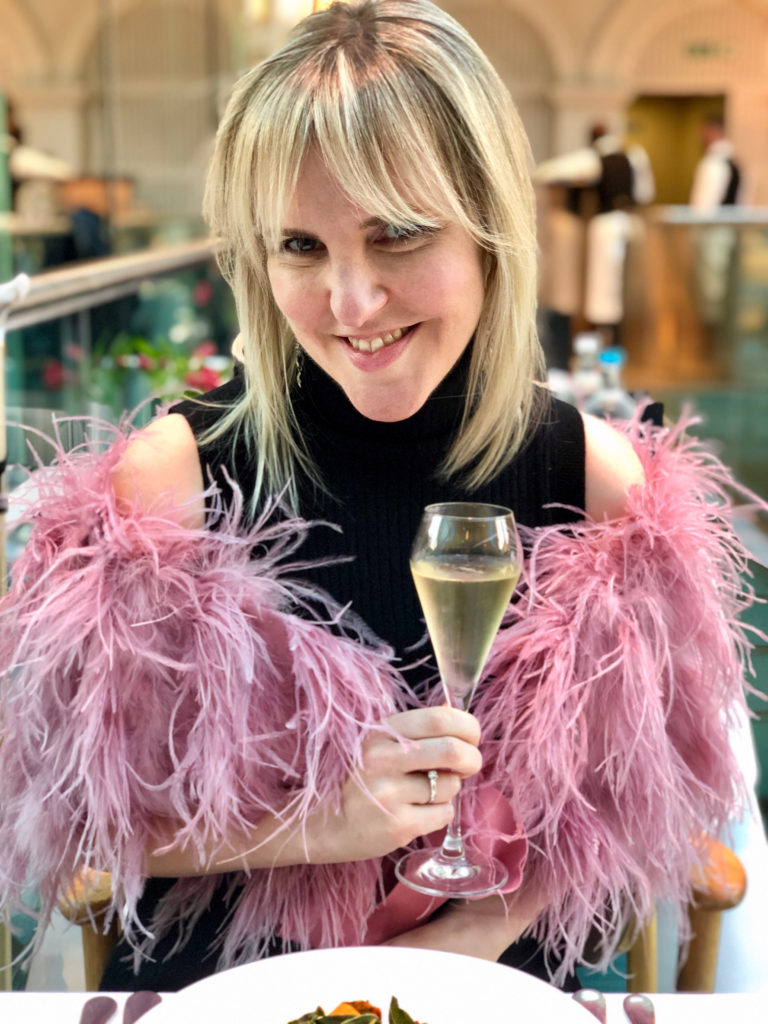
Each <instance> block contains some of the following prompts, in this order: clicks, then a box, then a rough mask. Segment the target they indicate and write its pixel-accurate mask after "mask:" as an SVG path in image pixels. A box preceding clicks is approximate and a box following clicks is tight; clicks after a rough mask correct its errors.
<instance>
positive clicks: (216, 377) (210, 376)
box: [184, 366, 221, 391]
mask: <svg viewBox="0 0 768 1024" xmlns="http://www.w3.org/2000/svg"><path fill="white" fill-rule="evenodd" d="M184 380H185V382H186V383H187V384H189V385H190V386H191V387H193V388H198V389H199V390H200V391H210V390H211V389H212V388H217V387H218V386H219V384H221V374H220V373H219V372H218V371H217V370H214V369H213V368H212V367H210V366H201V367H200V369H199V370H190V371H189V373H186V374H185V375H184Z"/></svg>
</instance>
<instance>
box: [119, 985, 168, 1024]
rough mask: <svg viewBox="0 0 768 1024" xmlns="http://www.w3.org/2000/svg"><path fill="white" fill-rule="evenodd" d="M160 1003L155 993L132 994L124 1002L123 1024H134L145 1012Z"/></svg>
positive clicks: (159, 998) (141, 992) (160, 1000)
mask: <svg viewBox="0 0 768 1024" xmlns="http://www.w3.org/2000/svg"><path fill="white" fill-rule="evenodd" d="M161 1002H162V999H161V997H160V996H159V995H158V994H157V992H144V991H140V992H134V993H133V994H132V995H130V996H128V998H127V999H126V1001H125V1006H124V1007H123V1024H134V1022H135V1021H137V1020H138V1019H139V1017H141V1016H143V1015H144V1014H145V1013H146V1012H147V1010H151V1009H152V1007H153V1006H157V1004H158V1003H161Z"/></svg>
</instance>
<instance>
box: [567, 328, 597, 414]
mask: <svg viewBox="0 0 768 1024" xmlns="http://www.w3.org/2000/svg"><path fill="white" fill-rule="evenodd" d="M573 351H574V355H575V360H574V363H575V365H574V368H573V373H572V375H571V382H572V386H573V398H574V401H575V403H576V405H577V406H578V407H579V408H580V409H582V408H584V405H585V403H586V402H587V401H588V399H589V398H590V396H591V395H592V394H594V392H595V391H597V390H598V388H600V387H601V386H602V383H603V375H602V373H601V372H600V366H599V364H598V357H599V354H600V336H599V335H598V334H593V333H591V332H587V331H583V332H582V333H580V334H577V335H576V337H575V338H574V339H573Z"/></svg>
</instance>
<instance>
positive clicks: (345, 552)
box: [172, 349, 584, 687]
mask: <svg viewBox="0 0 768 1024" xmlns="http://www.w3.org/2000/svg"><path fill="white" fill-rule="evenodd" d="M469 359H470V352H469V349H467V351H466V352H465V353H464V355H463V356H462V358H461V359H460V360H459V361H458V363H457V364H456V365H455V366H454V368H453V369H452V370H451V372H450V373H449V374H448V376H447V377H446V378H445V379H444V380H443V381H442V383H441V384H440V385H439V386H438V388H437V389H436V390H435V391H434V392H433V394H432V395H431V396H430V398H429V399H428V400H427V402H426V403H425V404H424V406H422V408H421V409H420V410H419V411H418V412H417V413H415V415H413V416H411V417H409V418H408V419H406V420H401V421H399V422H396V423H381V422H377V421H373V420H369V419H366V417H364V416H362V415H360V413H359V412H357V410H356V409H355V408H354V406H353V405H352V404H351V403H350V402H349V401H348V399H347V398H346V396H345V395H344V392H343V391H342V390H341V388H339V386H338V385H337V384H336V383H335V382H334V381H333V380H332V379H331V378H330V377H329V376H328V375H327V374H326V373H325V372H324V371H323V370H322V369H320V367H319V366H317V365H316V364H315V363H314V362H313V361H312V360H310V359H309V358H307V357H305V359H304V366H303V369H302V375H301V378H302V382H301V386H300V387H299V388H298V389H297V390H296V395H295V399H294V408H295V410H296V416H297V420H298V422H299V424H300V427H301V430H302V433H303V436H304V438H305V440H306V441H307V444H308V446H309V451H310V454H311V456H312V458H313V460H314V462H315V463H316V465H317V466H318V467H319V468H320V471H321V473H322V477H323V479H324V481H325V483H326V485H327V493H323V492H319V491H318V489H317V488H315V487H312V486H311V485H308V484H307V485H305V486H304V488H303V489H301V488H300V500H301V508H300V511H301V513H302V515H303V516H304V517H305V518H307V519H319V520H323V521H327V522H331V523H334V524H336V525H337V526H339V527H340V528H341V532H340V533H339V532H337V531H335V530H332V529H329V528H327V527H323V526H317V527H315V528H314V529H313V530H311V531H310V532H309V536H308V538H307V540H306V541H305V542H304V544H303V546H302V548H301V551H300V555H301V558H302V560H303V559H309V560H312V561H320V560H323V559H328V558H339V559H341V558H345V559H346V560H345V561H339V562H336V563H334V564H330V565H319V566H317V567H315V568H313V569H311V570H310V571H309V572H305V573H304V574H303V575H305V576H307V577H309V578H311V580H312V582H314V583H316V584H317V585H319V586H320V587H322V588H323V589H324V590H326V591H328V592H329V593H330V594H332V595H333V597H334V598H335V599H336V600H337V601H338V602H339V603H340V604H347V603H349V604H350V606H351V609H352V610H353V611H354V612H355V613H356V614H357V615H358V616H359V617H360V618H362V619H363V621H364V622H365V623H366V624H367V625H368V626H369V627H370V629H372V630H373V632H374V633H375V634H376V635H377V636H378V637H380V638H381V639H382V640H383V641H384V642H385V643H387V644H389V645H390V646H392V647H393V648H394V650H395V651H396V652H397V654H398V656H399V657H400V659H401V662H400V664H401V665H403V666H406V665H409V664H411V663H412V662H414V661H416V660H419V659H420V658H422V657H423V655H424V654H425V653H426V651H428V648H427V647H422V646H421V645H420V641H424V638H425V629H424V621H423V617H422V614H421V609H420V607H419V604H418V599H417V596H416V591H415V589H414V586H413V582H412V580H411V576H410V570H409V566H408V556H409V553H410V548H411V543H412V541H413V538H414V535H415V533H416V529H417V526H418V523H419V519H420V517H421V513H422V510H423V508H424V507H425V506H426V505H428V504H431V503H433V502H440V501H466V500H477V501H484V502H490V503H492V504H496V505H504V506H506V507H507V508H511V509H512V510H513V511H514V513H515V516H516V518H517V521H518V522H519V523H521V524H524V525H526V526H543V525H548V524H550V523H554V522H570V521H574V520H576V519H579V518H581V517H580V515H579V513H578V512H577V511H574V510H575V509H583V507H584V432H583V426H582V422H581V417H580V415H579V413H578V412H577V411H576V410H575V409H574V408H573V407H572V406H570V405H566V404H565V403H562V402H558V401H556V400H555V401H553V402H552V403H551V404H550V406H549V409H548V412H547V415H546V419H545V422H543V423H542V424H541V425H540V426H539V427H538V429H537V430H536V431H535V433H534V434H533V436H532V437H531V439H530V441H529V443H528V444H527V445H526V447H525V448H524V449H523V451H521V452H520V453H519V454H518V455H517V456H516V458H515V459H514V460H513V461H512V462H511V463H510V464H509V465H507V466H506V467H505V468H504V469H503V470H502V471H501V472H500V473H499V474H498V475H497V476H496V477H495V478H494V479H493V480H491V481H490V482H489V483H487V484H485V485H483V486H482V487H480V488H477V489H476V490H469V489H467V488H466V487H464V486H462V485H461V484H460V483H456V482H453V481H451V482H446V481H441V480H438V479H437V476H436V469H437V467H439V465H440V463H441V461H442V459H443V457H444V455H445V453H446V451H447V450H448V448H449V446H450V443H451V441H452V439H453V436H454V435H455V432H456V430H457V428H458V425H459V422H460V419H461V414H462V410H463V405H464V395H465V389H466V381H467V373H468V368H469ZM242 387H243V383H242V378H240V377H235V378H234V379H233V380H232V381H230V382H228V383H227V384H225V385H224V386H223V387H222V388H219V389H217V390H216V391H213V392H210V393H209V394H208V395H206V396H205V402H206V405H200V404H199V403H198V402H196V401H187V402H183V403H181V404H180V405H177V406H175V407H174V408H173V410H172V411H173V412H180V413H182V414H183V415H184V416H186V417H187V419H188V420H189V422H190V424H191V426H192V428H193V430H194V431H195V433H197V434H199V433H200V432H201V430H202V429H205V428H207V427H210V426H211V425H212V424H213V423H214V422H215V419H216V418H217V417H218V416H219V415H220V411H219V409H217V408H216V407H215V406H219V407H220V406H221V405H222V404H224V403H229V402H231V401H232V400H233V398H234V397H236V396H237V395H238V394H239V393H240V392H241V389H242ZM201 461H202V464H203V470H204V475H205V477H206V478H207V475H208V473H211V474H212V475H213V478H214V479H215V480H216V481H217V483H218V484H219V486H220V487H221V488H222V490H223V492H224V493H225V494H226V493H227V492H228V490H229V487H228V483H227V474H228V475H229V476H230V477H231V478H233V479H235V480H236V481H238V483H239V485H240V487H241V488H242V490H243V493H244V494H245V496H246V499H247V498H248V496H249V495H250V494H251V493H252V490H253V480H254V470H253V459H252V457H249V455H248V453H247V452H246V450H245V447H244V445H240V447H239V448H238V450H237V452H236V453H235V455H234V457H233V456H232V453H231V451H230V446H229V445H227V444H226V443H225V445H224V446H215V447H213V448H205V449H203V450H202V452H201ZM553 504H555V505H559V506H561V507H554V508H553V507H547V506H551V505H553ZM562 506H567V507H562ZM350 555H351V556H352V559H351V560H350V558H349V556H350ZM414 645H419V647H418V648H417V649H416V650H414ZM434 671H435V670H434V666H430V665H422V666H420V667H419V668H415V669H412V670H411V671H409V672H407V673H406V677H407V678H408V680H409V682H410V683H411V685H413V686H415V687H418V685H419V683H421V682H423V680H425V679H426V678H427V677H428V676H431V675H434Z"/></svg>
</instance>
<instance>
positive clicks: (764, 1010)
mask: <svg viewBox="0 0 768 1024" xmlns="http://www.w3.org/2000/svg"><path fill="white" fill-rule="evenodd" d="M90 995H92V993H87V992H85V993H83V992H2V993H0V1022H2V1024H79V1020H80V1012H81V1010H82V1007H83V1004H84V1003H85V1001H86V999H88V998H89V997H90ZM114 998H115V999H116V1000H117V1003H118V1013H117V1014H116V1015H115V1016H114V1017H113V1018H112V1021H111V1024H121V1021H122V1005H123V1003H124V1002H125V1000H126V998H127V995H124V994H121V993H117V994H114ZM605 998H606V1002H607V1004H608V1024H626V1017H625V1016H624V1011H623V1009H622V1002H623V1000H624V996H623V995H618V994H609V995H606V997H605ZM652 998H653V1003H654V1006H655V1007H656V1024H766V1021H768V991H766V992H765V994H754V993H749V994H738V995H728V994H726V993H717V994H716V995H695V994H694V995H682V994H680V995H669V994H660V995H655V996H653V997H652ZM171 999H174V996H173V995H172V994H167V995H164V996H163V1000H164V1001H166V1000H171ZM594 1019H595V1018H594V1017H592V1016H591V1015H590V1014H588V1012H587V1011H586V1010H585V1011H584V1024H590V1021H592V1022H594ZM429 1024H440V1021H430V1022H429ZM467 1024H470V1022H467ZM510 1024H511V1018H510ZM547 1024H548V1022H547Z"/></svg>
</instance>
